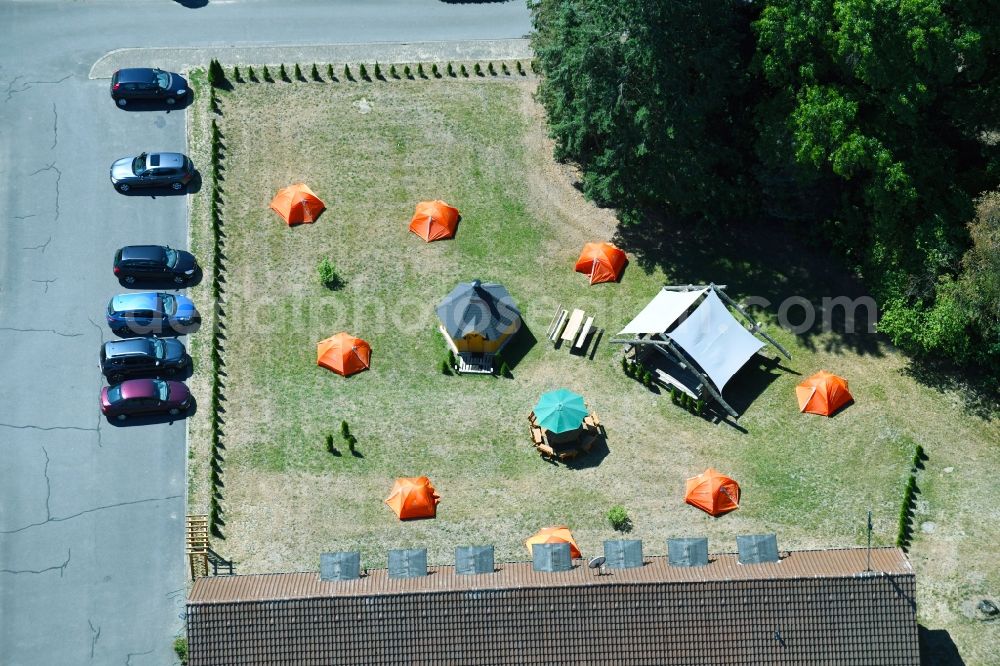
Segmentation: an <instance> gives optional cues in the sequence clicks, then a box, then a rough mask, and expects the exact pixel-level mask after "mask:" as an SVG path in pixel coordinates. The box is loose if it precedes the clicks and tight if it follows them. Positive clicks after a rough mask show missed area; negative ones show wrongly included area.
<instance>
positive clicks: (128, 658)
mask: <svg viewBox="0 0 1000 666" xmlns="http://www.w3.org/2000/svg"><path fill="white" fill-rule="evenodd" d="M145 654H153V651H152V650H146V651H145V652H129V653H128V654H127V655H125V666H132V657H141V656H143V655H145Z"/></svg>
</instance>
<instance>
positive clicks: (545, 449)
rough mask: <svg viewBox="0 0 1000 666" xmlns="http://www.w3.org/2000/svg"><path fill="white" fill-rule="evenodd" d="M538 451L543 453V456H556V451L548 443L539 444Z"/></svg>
mask: <svg viewBox="0 0 1000 666" xmlns="http://www.w3.org/2000/svg"><path fill="white" fill-rule="evenodd" d="M538 452H539V453H541V454H542V457H543V458H555V456H556V452H555V451H553V450H552V447H551V446H549V445H548V444H540V445H539V446H538Z"/></svg>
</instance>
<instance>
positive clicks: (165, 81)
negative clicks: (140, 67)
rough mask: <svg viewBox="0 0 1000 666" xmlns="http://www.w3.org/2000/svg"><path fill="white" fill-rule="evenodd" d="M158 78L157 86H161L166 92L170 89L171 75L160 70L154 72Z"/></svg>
mask: <svg viewBox="0 0 1000 666" xmlns="http://www.w3.org/2000/svg"><path fill="white" fill-rule="evenodd" d="M153 73H154V74H155V76H156V85H158V86H160V87H161V88H163V89H164V90H166V89H167V88H169V87H170V75H169V74H167V73H166V72H164V71H163V70H160V69H155V70H153Z"/></svg>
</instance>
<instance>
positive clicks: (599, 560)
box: [587, 555, 607, 575]
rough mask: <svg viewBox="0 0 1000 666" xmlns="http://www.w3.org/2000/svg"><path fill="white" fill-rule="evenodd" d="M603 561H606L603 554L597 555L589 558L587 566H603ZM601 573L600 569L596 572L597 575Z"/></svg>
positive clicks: (593, 567)
mask: <svg viewBox="0 0 1000 666" xmlns="http://www.w3.org/2000/svg"><path fill="white" fill-rule="evenodd" d="M605 562H607V558H605V557H604V556H603V555H598V556H597V557H592V558H590V561H589V562H587V567H588V568H590V569H601V568H602V567H604V563H605ZM601 573H602V572H601V571H598V572H597V574H598V575H600V574H601Z"/></svg>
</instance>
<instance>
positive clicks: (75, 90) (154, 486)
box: [0, 0, 530, 666]
mask: <svg viewBox="0 0 1000 666" xmlns="http://www.w3.org/2000/svg"><path fill="white" fill-rule="evenodd" d="M529 27H530V26H529V20H528V13H527V10H526V8H525V5H524V3H523V2H521V1H520V0H514V1H513V2H492V3H490V2H487V3H447V2H439V1H437V0H391V1H384V2H380V1H378V0H369V1H368V2H346V1H345V2H338V1H331V0H312V1H307V0H288V1H284V2H277V1H268V0H209V1H208V2H207V3H206V2H204V0H185V1H184V2H176V1H171V0H132V1H131V2H128V3H122V2H111V1H103V0H91V1H88V2H63V1H56V0H9V1H7V2H4V3H2V4H0V174H2V177H0V205H2V209H0V210H2V215H3V222H2V224H0V349H2V353H0V380H2V381H0V461H2V463H0V663H3V664H4V665H5V666H22V665H30V666H34V665H36V664H37V665H40V666H51V665H60V666H61V665H63V664H66V665H72V664H126V665H131V666H139V665H141V664H157V665H160V664H171V663H176V659H175V658H174V655H173V652H172V649H171V642H172V638H173V637H174V636H175V635H177V634H178V632H179V631H180V630H181V628H182V618H183V611H184V598H185V594H186V584H187V568H186V562H185V558H184V515H185V494H186V470H185V463H186V459H187V454H186V437H185V422H184V420H177V421H175V422H172V423H171V422H169V421H157V422H153V423H142V424H140V425H131V426H119V425H117V424H114V425H113V424H110V423H108V422H107V421H105V420H104V419H103V418H102V417H101V416H100V412H99V410H98V405H97V401H98V392H99V390H100V387H101V386H102V377H101V375H100V372H99V371H98V368H97V354H98V351H99V347H100V344H101V342H102V341H104V340H107V339H111V337H112V336H111V334H110V332H109V331H108V330H107V326H106V325H105V323H104V309H105V307H106V305H107V302H108V299H109V298H110V297H111V296H112V295H114V294H115V293H118V292H120V291H124V289H123V288H122V287H121V286H120V285H119V284H118V283H117V281H116V280H115V279H114V277H113V275H112V273H111V261H112V257H113V253H114V250H115V249H116V248H117V247H119V246H121V245H126V244H134V243H161V244H168V245H172V246H174V247H186V239H187V196H186V195H184V194H181V195H176V196H172V195H168V194H158V195H156V196H146V195H134V196H123V195H121V194H118V193H117V192H115V191H114V190H113V189H112V187H111V185H110V183H109V181H108V167H109V165H110V164H111V162H112V161H113V160H114V159H116V158H118V157H121V156H125V155H130V154H135V153H138V152H140V151H142V150H180V151H183V150H184V147H185V132H184V130H185V126H184V114H185V112H184V110H183V109H174V110H168V109H166V108H162V109H152V110H143V111H126V110H121V109H118V108H117V107H116V106H115V105H114V104H113V102H112V101H111V100H110V98H109V96H108V89H107V86H108V81H107V80H101V79H90V78H89V74H90V72H91V70H92V68H93V67H94V65H95V63H98V61H100V60H101V59H102V58H103V57H104V56H105V55H106V54H108V53H109V52H112V51H115V50H117V49H128V48H146V47H161V48H171V49H177V48H187V47H202V48H204V47H238V48H239V52H240V53H249V54H250V55H249V56H248V57H251V58H252V57H253V53H252V50H250V51H248V49H252V47H254V46H255V45H260V46H271V47H273V46H276V45H289V46H294V45H323V44H349V43H355V44H357V43H368V42H397V43H398V42H437V41H451V40H491V39H510V38H518V37H522V36H524V35H525V34H526V33H527V32H528V31H529ZM132 53H133V54H134V53H135V52H132ZM188 54H190V52H188ZM148 64H150V65H155V64H157V63H154V62H151V63H148ZM196 166H198V165H196ZM205 305H206V306H207V304H205ZM196 371H197V370H196ZM223 550H224V547H223Z"/></svg>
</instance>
